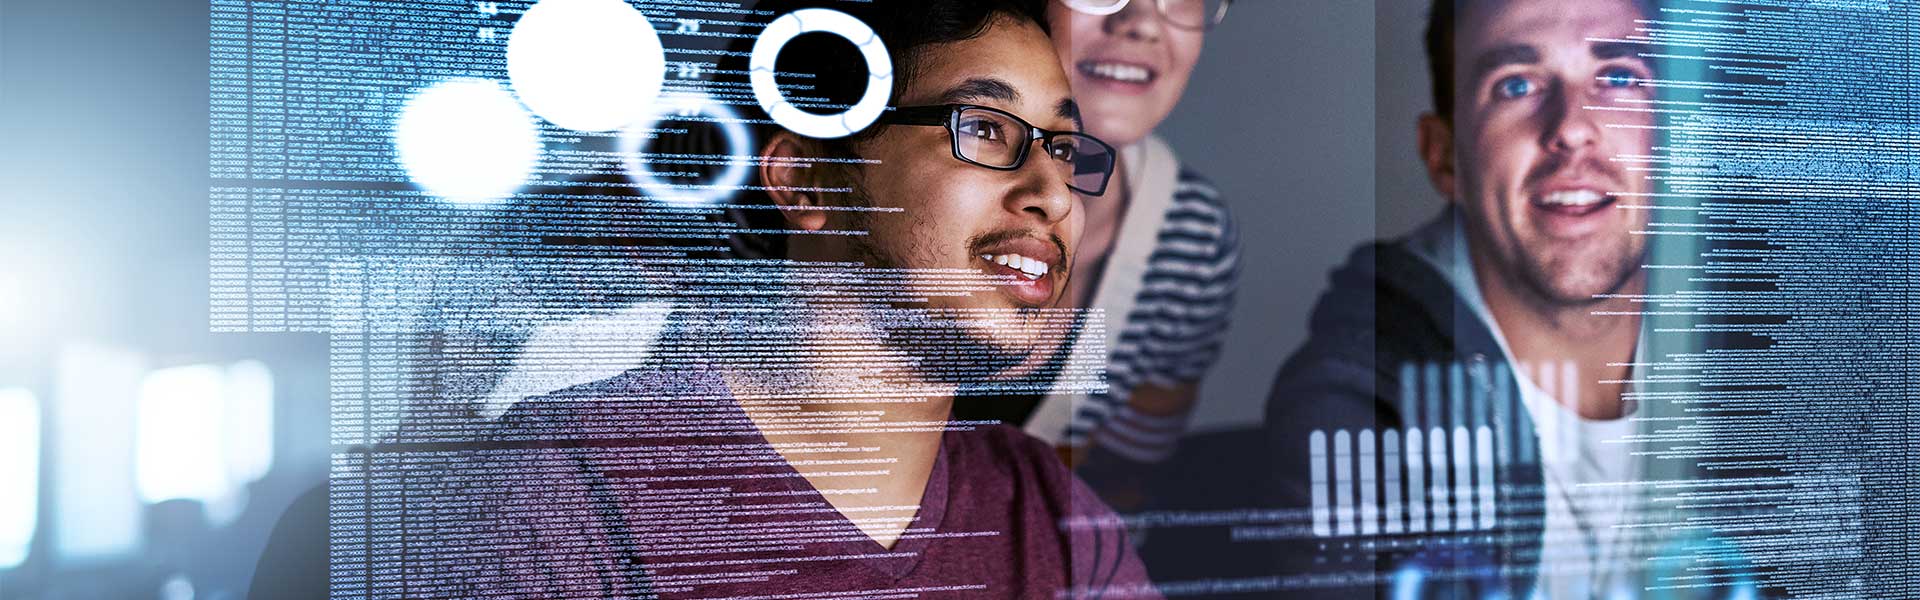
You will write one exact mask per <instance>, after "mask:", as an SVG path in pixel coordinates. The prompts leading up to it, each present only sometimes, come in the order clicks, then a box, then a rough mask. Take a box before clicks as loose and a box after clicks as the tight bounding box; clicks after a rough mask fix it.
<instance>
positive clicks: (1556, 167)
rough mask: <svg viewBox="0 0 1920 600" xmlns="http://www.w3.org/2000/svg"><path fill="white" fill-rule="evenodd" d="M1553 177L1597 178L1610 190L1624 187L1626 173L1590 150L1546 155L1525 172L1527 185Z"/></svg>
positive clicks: (1530, 186)
mask: <svg viewBox="0 0 1920 600" xmlns="http://www.w3.org/2000/svg"><path fill="white" fill-rule="evenodd" d="M1554 179H1574V180H1599V181H1598V182H1600V183H1606V184H1608V188H1609V189H1610V190H1619V189H1624V188H1625V187H1626V181H1627V177H1626V173H1625V172H1623V171H1622V170H1621V169H1620V168H1619V166H1617V165H1615V164H1614V163H1613V161H1610V160H1607V159H1606V158H1605V157H1602V156H1599V155H1597V154H1594V153H1591V152H1581V153H1579V154H1577V155H1572V154H1566V153H1560V154H1552V155H1548V157H1547V160H1545V161H1543V162H1541V163H1540V164H1538V165H1534V167H1533V169H1531V170H1529V171H1528V172H1527V179H1526V183H1527V187H1528V188H1538V187H1540V186H1541V184H1544V183H1546V182H1548V181H1552V180H1554Z"/></svg>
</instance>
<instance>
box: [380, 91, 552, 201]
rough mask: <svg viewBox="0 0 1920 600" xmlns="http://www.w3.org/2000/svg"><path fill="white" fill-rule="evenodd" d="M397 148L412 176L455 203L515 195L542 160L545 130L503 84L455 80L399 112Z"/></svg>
mask: <svg viewBox="0 0 1920 600" xmlns="http://www.w3.org/2000/svg"><path fill="white" fill-rule="evenodd" d="M393 145H394V150H395V151H396V153H397V154H398V155H399V159H400V166H401V167H402V168H404V169H406V172H407V177H408V178H410V179H412V180H413V182H414V184H416V185H419V186H420V187H421V188H422V189H425V190H426V191H427V193H430V194H433V195H434V196H438V197H440V198H443V199H446V200H448V201H451V202H454V203H458V204H484V203H490V202H495V201H498V200H501V199H504V198H506V197H508V196H511V195H513V192H514V190H517V189H520V186H522V185H525V184H526V181H527V175H529V174H531V173H532V172H533V166H534V164H536V163H537V162H539V160H540V129H539V126H538V125H537V124H535V123H534V121H533V116H532V115H529V114H527V111H526V109H523V108H521V107H520V103H519V102H515V101H514V99H513V95H512V94H509V93H507V91H506V90H505V89H502V88H501V87H500V84H497V83H494V82H492V81H487V80H485V79H469V78H461V79H450V80H447V81H443V82H440V83H438V84H435V85H433V86H432V87H429V88H427V89H426V90H424V91H422V92H420V93H419V94H418V95H415V96H414V97H413V98H412V99H410V100H408V101H407V103H406V105H405V106H403V107H402V108H401V109H400V117H399V118H398V119H397V120H396V121H395V122H394V127H393Z"/></svg>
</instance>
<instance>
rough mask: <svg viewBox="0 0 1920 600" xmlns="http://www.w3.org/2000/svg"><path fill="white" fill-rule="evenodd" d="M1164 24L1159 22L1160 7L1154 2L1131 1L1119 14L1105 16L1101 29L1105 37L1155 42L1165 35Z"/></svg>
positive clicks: (1147, 0)
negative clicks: (1104, 31) (1103, 30)
mask: <svg viewBox="0 0 1920 600" xmlns="http://www.w3.org/2000/svg"><path fill="white" fill-rule="evenodd" d="M1165 26H1166V24H1165V23H1161V22H1160V7H1159V6H1158V5H1156V4H1154V0H1132V1H1131V2H1128V3H1127V6H1126V8H1122V9H1120V12H1117V13H1113V14H1111V15H1107V18H1106V21H1105V22H1104V23H1102V29H1105V30H1106V33H1107V35H1111V36H1119V37H1125V38H1128V39H1133V40H1139V41H1143V42H1157V41H1159V40H1160V36H1161V35H1162V34H1164V33H1166V31H1165V29H1164V27H1165Z"/></svg>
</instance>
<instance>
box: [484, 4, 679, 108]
mask: <svg viewBox="0 0 1920 600" xmlns="http://www.w3.org/2000/svg"><path fill="white" fill-rule="evenodd" d="M666 60H667V59H666V53H665V51H664V50H663V49H662V48H661V46H660V34H659V33H658V32H656V31H654V29H653V23H651V22H649V21H647V17H646V15H642V14H640V11H638V10H635V9H634V8H633V6H632V5H630V4H627V3H626V2H625V1H624V0H541V1H540V2H539V3H538V4H535V5H533V8H530V9H527V12H526V14H523V15H521V16H520V20H519V21H518V22H516V23H515V24H514V26H513V32H512V33H511V34H509V37H508V38H507V78H508V79H509V80H510V81H512V82H513V91H514V93H515V94H516V95H518V96H519V97H520V101H521V102H522V103H525V104H526V105H527V108H528V109H529V110H532V111H533V113H534V114H536V115H540V118H543V119H546V120H547V122H550V123H553V124H554V125H558V126H561V127H565V128H567V129H572V130H576V131H613V130H615V129H619V128H621V127H626V126H627V125H629V124H632V123H633V122H635V121H638V120H640V119H641V118H642V117H645V116H646V113H647V107H648V106H649V105H651V104H653V100H654V97H655V96H658V95H659V94H660V83H661V80H662V79H663V78H664V77H665V76H666V68H667V64H666Z"/></svg>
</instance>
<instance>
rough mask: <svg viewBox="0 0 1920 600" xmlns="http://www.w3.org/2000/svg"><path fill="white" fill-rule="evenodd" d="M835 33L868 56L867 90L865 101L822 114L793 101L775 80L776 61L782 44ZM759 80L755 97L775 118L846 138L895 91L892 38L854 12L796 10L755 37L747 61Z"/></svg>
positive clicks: (811, 133)
mask: <svg viewBox="0 0 1920 600" xmlns="http://www.w3.org/2000/svg"><path fill="white" fill-rule="evenodd" d="M815 32H818V33H831V34H834V35H837V36H840V37H842V38H846V40H847V41H849V42H853V45H854V46H856V47H859V48H860V56H861V57H862V58H864V59H866V61H867V91H866V93H864V94H862V95H861V96H860V101H859V102H856V103H854V105H853V107H851V108H848V109H847V110H846V112H842V113H840V114H837V115H817V114H813V113H809V112H807V111H804V110H800V109H799V108H795V107H794V106H793V105H791V104H788V103H787V99H786V97H785V96H783V95H781V94H780V88H779V86H777V85H775V84H774V80H773V73H774V71H773V66H774V63H775V62H776V60H777V59H778V58H780V49H782V48H785V47H786V46H787V42H791V41H793V38H795V37H799V36H800V34H803V33H815ZM747 68H748V70H749V71H751V73H750V74H749V76H748V77H749V79H750V80H751V81H752V82H753V98H754V100H756V101H759V103H760V108H763V109H766V111H767V114H768V115H772V116H773V121H774V122H775V123H779V124H780V126H781V127H785V128H787V129H789V130H791V131H793V132H794V133H798V134H800V135H804V136H808V137H815V138H840V137H846V136H849V135H853V134H854V132H857V131H860V130H862V129H866V128H867V126H868V125H872V124H873V121H874V120H875V119H878V118H880V113H882V112H885V111H886V109H887V98H889V97H891V96H892V95H893V59H891V58H888V57H887V47H886V44H884V43H882V42H881V41H880V38H879V36H877V35H875V34H874V32H873V28H871V27H868V26H867V24H866V23H862V22H860V19H856V18H854V17H853V16H852V15H849V14H847V13H843V12H840V11H837V10H833V9H828V8H808V9H801V10H796V11H793V12H790V13H787V14H784V15H781V16H780V18H778V19H774V20H773V22H772V23H768V24H767V28H766V30H764V31H762V32H760V37H759V39H757V40H755V41H754V43H753V56H752V58H751V59H749V60H748V61H747Z"/></svg>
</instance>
